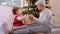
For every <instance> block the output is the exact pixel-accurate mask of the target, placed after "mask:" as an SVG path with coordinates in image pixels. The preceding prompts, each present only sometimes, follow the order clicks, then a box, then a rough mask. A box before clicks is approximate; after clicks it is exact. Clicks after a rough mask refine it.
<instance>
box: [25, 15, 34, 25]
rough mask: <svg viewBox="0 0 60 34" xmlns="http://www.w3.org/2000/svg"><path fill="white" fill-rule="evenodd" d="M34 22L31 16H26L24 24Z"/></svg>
mask: <svg viewBox="0 0 60 34" xmlns="http://www.w3.org/2000/svg"><path fill="white" fill-rule="evenodd" d="M32 23H33V21H32V19H30V18H29V16H26V18H25V19H24V24H26V25H27V24H32Z"/></svg>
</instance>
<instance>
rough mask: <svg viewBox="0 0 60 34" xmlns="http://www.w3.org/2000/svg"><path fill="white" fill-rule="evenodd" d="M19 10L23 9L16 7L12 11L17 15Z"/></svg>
mask: <svg viewBox="0 0 60 34" xmlns="http://www.w3.org/2000/svg"><path fill="white" fill-rule="evenodd" d="M19 9H21V8H20V7H14V8H13V9H12V12H13V14H14V15H16V12H17V11H18V10H19Z"/></svg>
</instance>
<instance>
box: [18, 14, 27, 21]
mask: <svg viewBox="0 0 60 34" xmlns="http://www.w3.org/2000/svg"><path fill="white" fill-rule="evenodd" d="M26 16H27V15H24V16H22V17H20V16H18V17H17V20H20V21H23V20H24V19H25V18H26Z"/></svg>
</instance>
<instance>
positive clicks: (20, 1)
mask: <svg viewBox="0 0 60 34" xmlns="http://www.w3.org/2000/svg"><path fill="white" fill-rule="evenodd" d="M0 5H7V6H17V7H23V6H24V0H0Z"/></svg>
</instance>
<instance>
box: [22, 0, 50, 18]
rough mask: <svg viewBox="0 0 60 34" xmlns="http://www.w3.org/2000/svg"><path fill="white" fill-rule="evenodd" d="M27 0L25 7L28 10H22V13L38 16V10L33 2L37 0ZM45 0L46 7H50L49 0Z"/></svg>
mask: <svg viewBox="0 0 60 34" xmlns="http://www.w3.org/2000/svg"><path fill="white" fill-rule="evenodd" d="M27 1H28V6H27V7H26V8H28V10H27V11H24V12H23V14H33V15H34V16H35V17H37V18H38V17H39V13H40V11H39V10H38V9H37V8H36V6H35V2H36V1H38V0H27ZM45 1H46V5H47V6H46V7H47V8H49V9H50V8H51V6H49V4H50V2H49V0H45ZM48 3H49V4H48Z"/></svg>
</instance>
